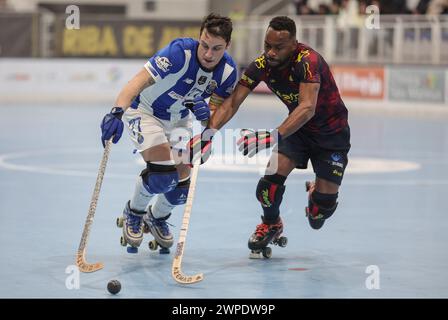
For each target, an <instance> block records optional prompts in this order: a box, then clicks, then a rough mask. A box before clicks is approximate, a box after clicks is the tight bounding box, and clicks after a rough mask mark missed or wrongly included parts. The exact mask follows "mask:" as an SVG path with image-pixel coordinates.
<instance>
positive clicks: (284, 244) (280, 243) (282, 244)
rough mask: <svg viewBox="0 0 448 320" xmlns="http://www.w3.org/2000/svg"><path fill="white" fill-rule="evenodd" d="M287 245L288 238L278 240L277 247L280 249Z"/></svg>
mask: <svg viewBox="0 0 448 320" xmlns="http://www.w3.org/2000/svg"><path fill="white" fill-rule="evenodd" d="M287 244H288V238H286V237H280V238H278V245H279V246H280V247H286V245H287Z"/></svg>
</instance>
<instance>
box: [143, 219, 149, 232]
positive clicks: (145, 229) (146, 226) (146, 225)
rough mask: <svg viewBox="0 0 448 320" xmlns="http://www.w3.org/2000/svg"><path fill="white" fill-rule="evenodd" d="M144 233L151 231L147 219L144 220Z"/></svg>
mask: <svg viewBox="0 0 448 320" xmlns="http://www.w3.org/2000/svg"><path fill="white" fill-rule="evenodd" d="M143 233H149V226H148V224H147V223H146V222H145V221H143Z"/></svg>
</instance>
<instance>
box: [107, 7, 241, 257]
mask: <svg viewBox="0 0 448 320" xmlns="http://www.w3.org/2000/svg"><path fill="white" fill-rule="evenodd" d="M231 33H232V22H231V20H230V19H229V18H227V17H222V16H219V15H216V14H210V15H208V16H207V17H205V18H204V20H203V21H202V25H201V29H200V35H199V40H194V39H191V38H179V39H175V40H174V41H172V42H171V43H170V44H169V45H168V46H166V47H165V48H163V49H161V50H160V51H158V52H157V53H156V54H155V55H154V56H152V57H151V58H150V59H149V60H148V62H147V63H146V64H145V65H144V68H142V70H141V71H140V72H139V73H138V74H137V75H136V76H135V77H134V78H133V79H132V80H131V81H130V82H129V83H128V84H127V85H126V86H125V87H124V88H123V89H122V91H121V92H120V94H119V95H118V98H117V100H116V102H115V106H114V107H113V108H112V110H111V112H110V113H108V114H107V115H106V116H105V117H104V119H103V121H102V123H101V131H102V136H101V140H102V142H103V146H104V145H105V142H106V141H107V140H109V139H111V138H112V142H113V143H117V142H118V140H119V139H120V137H121V134H122V132H123V127H124V125H125V126H126V128H127V129H128V132H129V134H130V137H131V140H132V141H133V143H134V144H135V147H136V149H137V151H139V152H140V154H141V156H142V157H143V159H144V161H145V162H146V164H147V166H146V168H145V169H144V170H143V171H142V172H141V174H140V175H139V177H138V178H137V183H136V187H135V191H134V194H133V196H132V197H131V199H130V200H129V201H128V202H127V203H126V206H125V208H124V211H123V217H121V218H119V219H118V220H117V225H118V226H119V227H123V237H122V240H121V244H122V245H124V246H125V245H127V244H129V245H130V247H128V252H136V251H137V250H136V248H138V246H139V245H140V244H141V242H142V240H143V232H144V231H149V232H151V233H152V235H153V236H154V239H155V241H156V242H157V243H156V244H155V247H157V244H158V245H159V246H160V247H162V248H163V249H165V252H167V251H168V250H166V248H169V247H171V246H172V245H173V235H172V233H171V231H170V229H169V226H168V223H167V219H168V218H169V216H170V215H171V212H172V210H173V208H174V207H175V206H177V205H181V204H184V203H185V202H186V198H187V193H188V187H189V183H190V180H189V176H190V165H189V163H188V162H179V161H175V159H176V154H178V150H176V145H178V144H179V141H185V142H188V141H189V139H190V135H191V131H192V129H191V128H192V116H191V115H190V112H192V113H193V115H194V117H195V118H196V119H197V120H199V121H201V122H202V123H204V121H207V120H208V119H209V117H210V113H211V111H213V110H215V109H216V108H217V107H219V106H220V105H221V104H222V102H223V101H224V99H225V98H227V97H228V96H230V94H231V93H232V90H233V88H234V85H235V82H236V79H237V68H236V66H235V63H234V61H233V60H232V58H231V57H230V55H228V54H227V53H226V49H227V48H228V47H229V45H230V38H231ZM206 98H210V101H209V104H208V103H207V102H206V101H205V100H204V99H206ZM173 151H174V152H173ZM176 162H177V163H176ZM153 197H156V198H155V199H154V200H155V201H154V203H153V204H152V205H151V206H149V202H150V201H151V199H152V198H153ZM145 229H146V230H145ZM130 249H132V250H130ZM161 252H162V251H161ZM168 252H169V251H168Z"/></svg>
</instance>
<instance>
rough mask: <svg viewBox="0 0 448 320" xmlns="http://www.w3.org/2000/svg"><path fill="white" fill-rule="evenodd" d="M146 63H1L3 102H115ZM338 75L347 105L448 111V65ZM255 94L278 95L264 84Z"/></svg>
mask: <svg viewBox="0 0 448 320" xmlns="http://www.w3.org/2000/svg"><path fill="white" fill-rule="evenodd" d="M145 62H146V60H144V59H141V60H140V59H138V60H134V59H132V60H121V59H101V60H100V59H63V58H60V59H54V58H53V59H28V58H4V59H0V103H2V104H5V103H7V104H10V103H27V102H32V103H71V102H76V103H102V104H103V103H104V104H112V103H113V101H114V100H115V98H116V96H117V95H118V93H119V92H120V90H121V89H122V88H123V86H124V85H125V84H126V83H127V82H128V81H129V80H130V79H131V78H132V77H133V76H134V75H135V74H136V73H137V72H138V71H139V70H140V69H141V68H143V65H144V63H145ZM332 72H333V75H334V78H335V81H336V83H337V85H338V88H339V90H340V92H341V95H342V97H343V99H344V101H353V102H356V105H359V104H360V105H363V106H370V107H369V108H373V109H375V108H379V107H381V106H391V107H396V108H397V110H405V109H406V108H409V109H412V108H413V107H416V106H420V107H421V106H423V107H424V108H425V110H428V109H431V110H436V109H440V108H441V110H443V109H447V110H448V69H447V68H446V67H440V66H439V67H434V66H385V67H383V66H356V65H333V66H332ZM254 92H256V93H269V94H270V95H272V94H271V92H270V90H269V89H268V88H267V86H266V85H265V84H264V83H260V85H259V86H258V87H257V88H256V89H255V90H254ZM263 96H265V95H263ZM388 108H390V107H388Z"/></svg>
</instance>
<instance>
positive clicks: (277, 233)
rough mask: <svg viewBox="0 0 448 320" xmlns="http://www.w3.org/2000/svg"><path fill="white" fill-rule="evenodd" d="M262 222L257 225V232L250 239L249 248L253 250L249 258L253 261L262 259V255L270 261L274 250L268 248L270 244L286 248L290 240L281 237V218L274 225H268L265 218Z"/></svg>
mask: <svg viewBox="0 0 448 320" xmlns="http://www.w3.org/2000/svg"><path fill="white" fill-rule="evenodd" d="M261 220H262V223H261V224H259V225H257V228H256V229H255V232H254V233H253V234H252V235H251V237H250V238H249V242H248V246H249V249H250V250H251V254H250V255H249V258H251V259H259V258H261V256H260V254H262V255H263V257H265V258H267V259H269V258H270V257H271V256H272V249H271V248H270V247H268V245H269V244H270V243H272V244H274V245H278V246H280V247H286V244H287V243H288V238H286V237H283V236H281V234H282V232H283V223H282V219H281V218H280V217H278V219H277V221H276V222H275V223H273V224H268V223H266V222H265V220H264V218H263V217H261Z"/></svg>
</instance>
